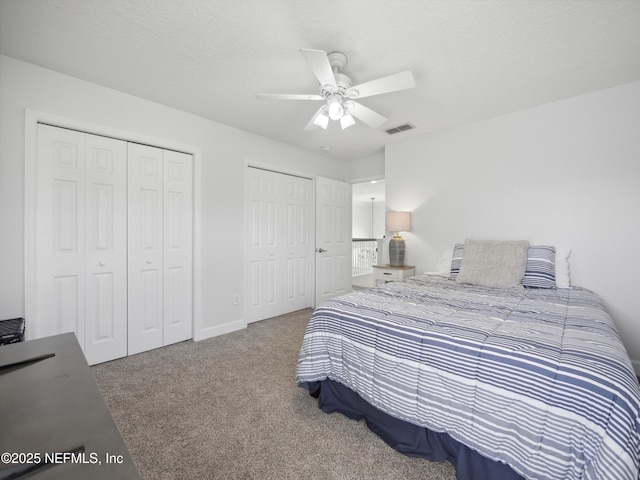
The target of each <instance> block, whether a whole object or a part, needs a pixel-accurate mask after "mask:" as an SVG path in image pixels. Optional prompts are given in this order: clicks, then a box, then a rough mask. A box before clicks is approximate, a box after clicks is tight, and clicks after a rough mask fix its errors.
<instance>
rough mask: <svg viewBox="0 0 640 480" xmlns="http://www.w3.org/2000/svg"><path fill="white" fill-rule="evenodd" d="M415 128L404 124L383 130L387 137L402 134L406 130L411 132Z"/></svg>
mask: <svg viewBox="0 0 640 480" xmlns="http://www.w3.org/2000/svg"><path fill="white" fill-rule="evenodd" d="M414 128H416V127H415V125H411V124H410V123H405V124H404V125H398V126H397V127H393V128H389V129H387V130H385V132H387V133H388V134H389V135H394V134H396V133H400V132H404V131H406V130H412V129H414Z"/></svg>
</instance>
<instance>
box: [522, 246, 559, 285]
mask: <svg viewBox="0 0 640 480" xmlns="http://www.w3.org/2000/svg"><path fill="white" fill-rule="evenodd" d="M521 283H522V285H524V286H525V287H534V288H556V249H555V248H554V247H550V246H547V245H540V246H534V247H529V250H528V251H527V266H526V270H525V272H524V277H522V282H521Z"/></svg>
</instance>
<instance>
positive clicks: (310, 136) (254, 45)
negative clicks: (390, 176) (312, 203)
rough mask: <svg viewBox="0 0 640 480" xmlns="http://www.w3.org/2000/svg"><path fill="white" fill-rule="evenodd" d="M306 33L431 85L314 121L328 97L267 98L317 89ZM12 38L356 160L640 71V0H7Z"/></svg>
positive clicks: (20, 47) (367, 64)
mask: <svg viewBox="0 0 640 480" xmlns="http://www.w3.org/2000/svg"><path fill="white" fill-rule="evenodd" d="M300 48H311V49H319V50H325V51H336V50H338V51H342V52H344V53H345V54H346V55H347V56H348V59H349V63H348V65H347V66H346V67H345V69H344V73H346V74H348V75H349V76H350V77H351V79H352V80H353V82H354V84H358V83H362V82H365V81H369V80H373V79H375V78H378V77H382V76H385V75H389V74H392V73H396V72H398V71H401V70H406V69H410V70H411V71H412V72H413V74H414V77H415V79H416V83H417V86H416V88H415V89H412V90H407V91H403V92H396V93H390V94H386V95H382V96H376V97H370V98H367V99H362V100H361V103H362V104H363V105H366V106H368V107H369V108H372V109H374V110H375V111H377V112H379V113H380V114H382V115H384V116H386V117H388V118H389V122H388V123H387V124H386V125H385V126H383V127H382V128H379V129H371V128H369V127H367V126H365V125H363V124H361V123H358V124H357V125H356V126H354V127H352V128H350V129H348V130H345V131H342V130H341V129H340V127H339V125H338V124H337V123H336V122H332V123H331V125H330V126H329V128H328V129H327V130H326V131H323V130H318V131H313V132H305V131H303V128H304V126H305V125H306V124H307V122H308V121H309V119H310V117H311V116H312V115H313V113H314V112H315V111H316V109H317V108H318V106H319V105H318V104H317V103H315V102H306V101H289V102H286V101H279V102H276V101H260V100H257V99H256V97H255V94H256V93H317V92H318V88H317V82H316V80H315V77H314V76H313V74H312V73H311V71H310V70H309V69H308V67H307V65H306V63H305V61H304V59H303V57H302V56H301V55H300V53H299V49H300ZM0 53H2V54H4V55H8V56H10V57H14V58H16V59H19V60H23V61H26V62H30V63H34V64H36V65H41V66H44V67H47V68H50V69H53V70H56V71H58V72H62V73H66V74H69V75H72V76H75V77H78V78H82V79H85V80H88V81H90V82H94V83H97V84H100V85H104V86H106V87H110V88H113V89H116V90H120V91H123V92H127V93H130V94H133V95H136V96H138V97H142V98H146V99H149V100H152V101H155V102H158V103H162V104H165V105H169V106H171V107H175V108H177V109H180V110H185V111H188V112H192V113H194V114H196V115H199V116H202V117H206V118H209V119H212V120H215V121H217V122H220V123H224V124H227V125H231V126H235V127H238V128H241V129H243V130H247V131H250V132H254V133H257V134H260V135H264V136H266V137H270V138H273V139H276V140H279V141H282V142H285V143H288V144H291V145H296V146H298V147H301V148H304V149H308V150H310V151H313V152H316V153H320V154H324V155H329V156H333V157H335V158H340V159H345V160H347V159H351V158H358V157H365V156H368V155H371V154H373V153H376V152H380V151H382V149H383V148H384V145H386V144H387V143H389V142H393V141H397V140H398V139H402V138H407V137H409V136H414V135H424V134H425V133H428V132H430V131H434V130H439V129H444V128H448V127H452V126H456V125H460V124H464V123H468V122H472V121H476V120H480V119H484V118H490V117H493V116H497V115H501V114H505V113H509V112H512V111H516V110H520V109H523V108H527V107H532V106H535V105H540V104H544V103H548V102H552V101H555V100H559V99H563V98H567V97H571V96H574V95H579V94H583V93H587V92H590V91H594V90H598V89H602V88H607V87H611V86H614V85H618V84H623V83H627V82H631V81H635V80H640V1H638V0H629V1H625V0H606V1H597V0H548V1H545V0H519V1H506V0H504V1H503V0H495V1H492V0H488V1H478V0H468V1H457V0H449V1H446V0H442V1H428V0H208V1H207V0H181V1H178V0H173V1H169V0H164V1H162V0H135V1H131V0H109V1H105V0H0ZM0 88H1V86H0ZM123 114H125V113H123ZM406 122H410V123H412V124H414V125H415V126H416V127H417V128H416V129H415V130H413V131H410V132H404V133H400V134H398V135H395V136H393V137H392V136H389V135H388V134H386V133H385V132H384V129H385V128H389V127H393V126H396V125H399V124H403V123H406Z"/></svg>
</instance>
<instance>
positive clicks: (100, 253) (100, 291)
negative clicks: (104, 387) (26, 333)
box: [31, 125, 127, 363]
mask: <svg viewBox="0 0 640 480" xmlns="http://www.w3.org/2000/svg"><path fill="white" fill-rule="evenodd" d="M126 161H127V156H126V144H124V143H123V142H120V141H117V140H113V139H108V138H104V137H99V136H95V135H87V134H84V133H80V132H76V131H72V130H66V129H61V128H56V127H50V126H47V125H39V127H38V168H37V181H36V184H37V187H36V188H37V196H36V216H35V217H36V218H35V232H34V234H35V246H36V255H35V256H36V258H35V259H34V260H33V261H34V262H35V266H36V271H37V277H36V282H35V287H36V293H35V295H33V297H32V298H34V299H35V302H36V309H35V312H36V318H34V319H31V320H33V321H34V325H33V327H34V329H33V332H34V336H35V338H40V337H46V336H50V335H56V334H59V333H65V332H75V333H76V336H77V337H78V341H79V343H80V345H81V346H82V348H83V350H84V352H85V355H86V357H87V360H88V361H89V363H99V362H103V361H106V360H109V359H112V358H118V357H122V356H125V355H126V354H127V312H126V310H127V290H126V285H127V284H126V275H127V273H126V272H127V265H126V238H127V237H126V235H127V233H126V223H125V222H126V215H127V210H126Z"/></svg>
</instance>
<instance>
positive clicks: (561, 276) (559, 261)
mask: <svg viewBox="0 0 640 480" xmlns="http://www.w3.org/2000/svg"><path fill="white" fill-rule="evenodd" d="M569 255H571V247H557V246H556V288H571V273H570V271H569Z"/></svg>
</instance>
